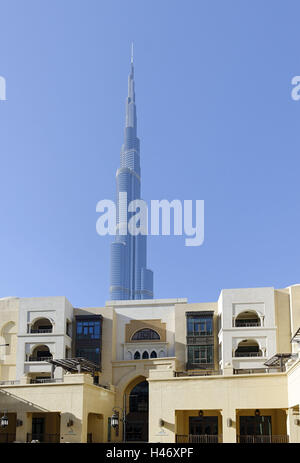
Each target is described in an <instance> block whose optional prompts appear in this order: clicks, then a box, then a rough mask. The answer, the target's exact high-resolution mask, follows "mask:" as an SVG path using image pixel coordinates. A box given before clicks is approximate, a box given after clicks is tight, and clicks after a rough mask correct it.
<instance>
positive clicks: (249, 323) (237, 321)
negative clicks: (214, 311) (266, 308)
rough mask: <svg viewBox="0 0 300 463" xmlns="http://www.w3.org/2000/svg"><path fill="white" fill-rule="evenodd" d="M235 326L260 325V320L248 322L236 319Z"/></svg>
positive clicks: (248, 326) (249, 326)
mask: <svg viewBox="0 0 300 463" xmlns="http://www.w3.org/2000/svg"><path fill="white" fill-rule="evenodd" d="M234 326H235V327H236V328H244V327H245V328H251V327H257V326H261V324H260V322H259V321H257V322H256V321H253V322H250V321H245V322H244V321H242V320H236V321H235V325H234Z"/></svg>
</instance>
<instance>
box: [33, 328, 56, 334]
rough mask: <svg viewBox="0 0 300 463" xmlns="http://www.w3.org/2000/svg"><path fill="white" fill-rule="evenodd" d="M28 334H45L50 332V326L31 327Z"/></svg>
mask: <svg viewBox="0 0 300 463" xmlns="http://www.w3.org/2000/svg"><path fill="white" fill-rule="evenodd" d="M29 333H30V334H46V333H52V328H37V329H33V328H31V329H30V331H29Z"/></svg>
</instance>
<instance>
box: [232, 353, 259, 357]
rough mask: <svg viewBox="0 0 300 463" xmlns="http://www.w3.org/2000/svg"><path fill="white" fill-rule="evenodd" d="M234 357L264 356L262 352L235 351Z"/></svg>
mask: <svg viewBox="0 0 300 463" xmlns="http://www.w3.org/2000/svg"><path fill="white" fill-rule="evenodd" d="M234 357H262V352H235V353H234Z"/></svg>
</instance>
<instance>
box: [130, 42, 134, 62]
mask: <svg viewBox="0 0 300 463" xmlns="http://www.w3.org/2000/svg"><path fill="white" fill-rule="evenodd" d="M130 62H131V64H133V42H131V60H130Z"/></svg>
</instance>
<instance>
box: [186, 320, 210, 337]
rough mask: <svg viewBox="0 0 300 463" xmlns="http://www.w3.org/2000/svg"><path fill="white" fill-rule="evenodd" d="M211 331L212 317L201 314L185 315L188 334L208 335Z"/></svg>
mask: <svg viewBox="0 0 300 463" xmlns="http://www.w3.org/2000/svg"><path fill="white" fill-rule="evenodd" d="M212 332H213V319H212V317H205V316H201V315H199V316H198V315H197V316H188V317H187V334H188V336H210V335H212Z"/></svg>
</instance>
